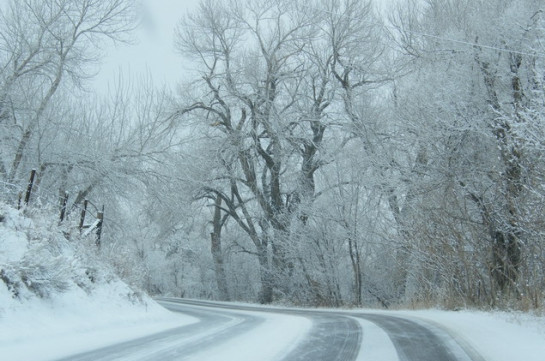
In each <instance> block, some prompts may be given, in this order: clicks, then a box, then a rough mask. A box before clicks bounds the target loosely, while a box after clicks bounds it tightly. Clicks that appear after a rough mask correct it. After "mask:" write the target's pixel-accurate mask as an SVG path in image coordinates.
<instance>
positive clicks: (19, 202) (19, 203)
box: [17, 192, 23, 210]
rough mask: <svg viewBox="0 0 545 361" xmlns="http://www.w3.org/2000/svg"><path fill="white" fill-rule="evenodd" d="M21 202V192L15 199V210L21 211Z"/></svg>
mask: <svg viewBox="0 0 545 361" xmlns="http://www.w3.org/2000/svg"><path fill="white" fill-rule="evenodd" d="M22 200H23V192H19V196H18V198H17V210H19V209H21V201H22Z"/></svg>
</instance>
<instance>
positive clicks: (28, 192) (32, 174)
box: [25, 169, 36, 206]
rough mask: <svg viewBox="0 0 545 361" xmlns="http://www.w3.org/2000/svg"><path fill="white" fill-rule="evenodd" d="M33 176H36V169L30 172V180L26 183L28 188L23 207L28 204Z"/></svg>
mask: <svg viewBox="0 0 545 361" xmlns="http://www.w3.org/2000/svg"><path fill="white" fill-rule="evenodd" d="M35 176H36V169H33V170H31V171H30V179H29V181H28V186H27V188H26V195H25V206H26V205H27V204H28V201H29V200H30V194H31V193H32V186H33V185H34V177H35Z"/></svg>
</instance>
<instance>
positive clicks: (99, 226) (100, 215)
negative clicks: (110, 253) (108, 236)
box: [96, 206, 104, 248]
mask: <svg viewBox="0 0 545 361" xmlns="http://www.w3.org/2000/svg"><path fill="white" fill-rule="evenodd" d="M97 219H98V223H97V241H96V245H97V247H98V248H100V237H101V236H102V223H103V222H104V206H102V212H98V213H97Z"/></svg>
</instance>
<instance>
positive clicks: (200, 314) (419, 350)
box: [62, 298, 483, 361]
mask: <svg viewBox="0 0 545 361" xmlns="http://www.w3.org/2000/svg"><path fill="white" fill-rule="evenodd" d="M158 302H159V303H160V304H162V305H163V306H164V307H166V308H167V309H169V310H171V311H173V312H181V313H183V314H186V315H189V316H192V317H194V318H196V319H198V322H196V323H193V324H189V325H186V326H183V327H179V328H175V329H172V330H168V331H165V332H161V333H158V334H154V335H151V336H147V337H143V338H139V339H136V340H132V341H128V342H124V343H121V344H116V345H112V346H109V347H105V348H102V349H98V350H94V351H90V352H86V353H83V354H79V355H74V356H71V357H67V358H64V359H62V360H64V361H68V360H71V361H91V360H93V361H95V360H97V361H98V360H103V361H107V360H118V361H119V360H189V359H191V360H199V355H200V354H201V353H202V352H203V350H207V349H209V348H211V347H212V346H213V347H215V348H218V347H220V349H221V347H222V346H225V345H229V344H230V343H231V342H233V341H234V340H235V339H236V338H237V337H240V336H241V335H247V334H251V333H252V331H254V330H255V332H259V330H260V327H261V326H263V324H264V323H265V322H267V320H268V318H267V317H266V316H268V315H269V316H270V315H273V314H275V315H283V317H287V316H288V317H299V318H301V317H303V318H306V319H308V320H309V321H310V322H311V327H310V329H309V330H308V332H307V333H306V334H305V335H304V337H303V338H302V339H301V340H298V342H294V344H293V345H292V346H291V347H290V348H289V349H287V350H286V352H285V353H283V354H282V355H281V357H280V358H279V360H283V361H306V360H309V361H356V360H365V359H366V357H365V355H366V354H367V353H368V352H369V351H370V350H368V349H367V348H372V347H373V345H369V344H368V343H365V342H362V341H363V340H364V339H365V337H366V336H367V335H366V334H365V332H366V331H365V330H364V329H363V328H362V326H361V324H362V322H360V320H365V321H368V322H372V323H373V324H375V325H376V326H378V327H380V328H381V329H382V330H383V331H384V332H385V333H386V334H387V337H388V338H389V340H390V341H391V344H392V345H393V347H394V348H395V353H397V359H398V360H399V361H483V359H482V358H481V357H480V356H479V355H478V354H476V352H475V351H474V350H473V349H472V348H471V347H470V346H468V345H467V344H465V343H464V342H463V341H461V340H458V339H456V338H455V336H453V335H450V334H449V333H448V332H447V331H445V330H443V329H441V328H440V327H438V326H435V325H432V324H429V323H424V322H423V321H416V320H410V319H407V318H402V317H396V316H391V315H385V314H369V313H358V312H348V311H346V312H335V311H332V312H327V311H318V310H299V309H286V308H265V307H252V306H243V305H235V304H233V305H231V304H225V303H214V302H206V301H193V300H184V299H177V298H161V299H159V300H158ZM264 337H267V335H264ZM270 342H274V340H270ZM362 344H363V345H367V346H364V347H362V346H361V345H362ZM375 356H376V355H375Z"/></svg>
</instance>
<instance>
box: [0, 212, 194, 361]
mask: <svg viewBox="0 0 545 361" xmlns="http://www.w3.org/2000/svg"><path fill="white" fill-rule="evenodd" d="M93 244H94V240H93V239H83V238H81V237H79V232H77V234H76V235H74V234H71V232H70V230H69V229H68V228H62V227H59V226H58V225H57V224H56V222H55V221H54V220H51V219H49V218H48V216H47V215H45V214H40V213H39V212H38V211H34V213H33V214H31V215H30V216H23V215H22V214H21V212H19V211H17V210H15V209H13V208H11V207H9V206H7V205H5V204H3V203H0V355H2V359H6V360H15V359H17V360H36V361H37V360H49V359H55V358H59V357H62V356H67V355H70V354H73V353H78V352H83V351H86V350H91V349H93V348H97V347H102V346H105V345H108V344H113V343H116V342H120V341H124V340H128V339H131V338H135V337H139V336H144V335H147V334H151V333H154V332H159V331H163V330H165V329H168V328H172V327H178V326H180V325H183V324H188V323H191V322H194V320H193V319H191V318H188V317H183V316H181V315H176V314H172V313H170V312H168V311H166V310H165V309H164V308H162V307H161V306H159V305H158V304H157V303H155V301H153V300H152V299H150V298H149V297H148V296H146V295H145V294H143V293H141V292H139V291H134V290H132V289H131V288H130V287H128V286H127V285H126V284H124V283H123V282H121V281H120V280H119V279H118V278H117V277H116V276H115V275H114V274H113V272H111V271H110V270H109V268H108V267H107V266H105V265H103V264H102V263H101V261H100V259H99V258H98V254H97V252H96V251H94V250H93V249H92V247H94V245H93ZM59 339H60V340H62V341H63V342H62V347H59Z"/></svg>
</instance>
